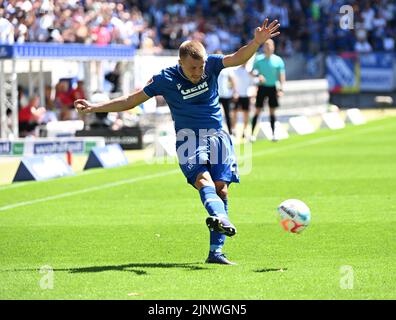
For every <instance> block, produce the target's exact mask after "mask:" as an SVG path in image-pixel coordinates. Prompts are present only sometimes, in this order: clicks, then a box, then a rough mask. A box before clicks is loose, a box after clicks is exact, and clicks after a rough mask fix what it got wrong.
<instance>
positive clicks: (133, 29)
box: [0, 0, 396, 136]
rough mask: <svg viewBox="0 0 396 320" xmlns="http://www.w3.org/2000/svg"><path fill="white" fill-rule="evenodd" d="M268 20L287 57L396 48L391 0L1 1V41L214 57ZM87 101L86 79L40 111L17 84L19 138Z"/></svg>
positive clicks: (58, 90)
mask: <svg viewBox="0 0 396 320" xmlns="http://www.w3.org/2000/svg"><path fill="white" fill-rule="evenodd" d="M344 5H350V6H351V7H352V8H353V17H352V19H353V21H350V22H351V23H353V24H352V25H353V29H345V28H344V29H343V28H341V27H340V19H341V18H342V14H341V13H340V8H341V7H342V6H344ZM266 17H270V19H271V20H272V19H278V20H279V22H280V24H281V35H280V36H279V37H277V38H276V39H275V41H276V52H277V54H279V55H280V56H283V57H295V55H297V54H300V55H301V54H303V55H304V56H305V57H306V59H308V57H315V56H316V55H317V54H321V55H326V54H328V53H339V52H345V51H349V52H372V51H375V52H381V51H382V52H384V51H385V52H392V51H393V52H394V51H395V38H396V2H395V1H394V0H363V1H355V0H199V1H198V0H128V1H119V0H96V1H93V0H35V1H24V0H0V44H14V43H19V44H22V43H26V42H51V43H83V44H96V45H101V46H105V45H109V44H122V45H127V46H132V47H134V48H136V49H139V50H140V51H141V52H143V53H149V54H166V53H167V52H168V50H176V49H178V47H179V45H180V44H181V43H182V42H183V41H185V40H187V39H196V40H199V41H201V42H203V43H204V44H205V46H206V48H207V51H208V52H209V53H213V52H216V51H222V52H224V53H230V52H233V51H235V50H237V49H238V48H240V47H241V46H242V45H244V44H246V43H247V42H248V41H249V40H250V39H252V37H253V32H254V29H255V28H256V27H257V26H259V25H261V24H262V22H263V21H264V19H265V18H266ZM119 77H120V70H119V66H118V65H117V66H116V67H115V68H114V71H112V72H109V73H107V74H106V75H105V79H106V80H107V81H108V82H110V83H111V84H112V86H113V88H112V90H111V92H112V93H117V92H119V91H120V83H119ZM85 96H86V93H85V92H84V81H83V80H81V79H80V81H77V79H76V81H74V82H72V81H70V79H68V80H67V79H66V80H61V81H59V83H58V84H56V86H55V87H51V86H47V87H46V94H45V107H43V106H40V99H39V98H38V95H37V94H35V95H34V96H28V95H27V89H26V88H23V87H21V86H20V87H18V107H19V109H18V110H19V122H20V131H21V136H25V135H29V134H31V133H32V131H33V130H34V128H35V127H36V126H37V125H38V124H45V123H47V122H49V121H53V120H73V119H77V115H76V114H75V112H74V110H73V101H74V100H75V99H77V98H84V97H85ZM7 113H8V114H10V110H8V111H7Z"/></svg>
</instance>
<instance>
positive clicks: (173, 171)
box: [0, 123, 394, 211]
mask: <svg viewBox="0 0 396 320" xmlns="http://www.w3.org/2000/svg"><path fill="white" fill-rule="evenodd" d="M391 125H392V126H393V125H394V124H393V123H391V124H388V125H385V126H384V125H383V126H379V127H374V128H366V129H365V130H364V129H360V130H357V131H356V132H348V133H341V134H335V135H332V136H327V137H321V138H317V139H313V140H309V141H303V142H300V143H296V144H292V145H287V146H284V147H279V148H275V149H271V150H263V151H259V152H256V153H255V154H254V157H260V156H263V155H267V154H271V153H277V152H282V151H286V150H290V149H296V148H299V147H304V146H309V145H314V144H318V143H322V142H326V141H332V140H337V139H338V138H342V137H345V136H350V135H354V134H365V133H368V132H373V131H381V130H383V129H384V128H385V127H388V126H391ZM359 128H363V127H359ZM251 157H252V155H249V156H246V157H241V158H240V159H241V160H243V159H247V158H251ZM178 172H180V170H179V169H175V170H169V171H165V172H162V173H157V174H152V175H148V176H144V177H139V178H132V179H126V180H121V181H117V182H111V183H107V184H103V185H101V186H97V187H91V188H86V189H80V190H76V191H71V192H65V193H61V194H58V195H55V196H49V197H45V198H39V199H35V200H30V201H24V202H18V203H14V204H10V205H7V206H3V207H0V211H6V210H9V209H14V208H18V207H23V206H28V205H31V204H36V203H40V202H44V201H50V200H56V199H62V198H66V197H71V196H75V195H79V194H82V193H87V192H91V191H98V190H103V189H106V188H111V187H117V186H120V185H123V184H128V183H135V182H138V181H144V180H150V179H155V178H160V177H164V176H168V175H172V174H175V173H178Z"/></svg>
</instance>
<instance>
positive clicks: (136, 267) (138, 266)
mask: <svg viewBox="0 0 396 320" xmlns="http://www.w3.org/2000/svg"><path fill="white" fill-rule="evenodd" d="M198 264H199V263H129V264H121V265H111V266H92V267H81V268H55V269H53V271H54V272H56V271H58V272H59V271H60V272H69V273H95V272H104V271H126V272H133V273H135V274H137V275H139V276H142V275H147V274H148V273H147V271H145V270H143V269H146V268H159V269H186V270H189V271H196V270H207V268H204V267H201V266H199V265H198ZM8 271H39V269H14V270H8Z"/></svg>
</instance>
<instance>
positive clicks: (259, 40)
mask: <svg viewBox="0 0 396 320" xmlns="http://www.w3.org/2000/svg"><path fill="white" fill-rule="evenodd" d="M267 25H268V18H267V19H265V20H264V23H263V25H262V26H261V27H257V28H256V30H255V31H254V39H253V40H252V41H250V42H249V44H247V45H246V46H243V47H242V48H240V49H239V50H238V51H237V52H235V53H233V54H230V55H227V56H225V57H224V58H223V65H224V67H226V68H227V67H235V66H239V65H241V64H243V63H245V62H247V61H248V60H249V59H250V58H251V57H252V56H253V55H254V54H255V53H256V51H257V50H258V48H259V47H260V46H261V45H262V44H264V42H266V41H267V40H268V39H271V38H273V37H276V36H277V35H279V34H280V32H279V31H277V30H278V29H279V26H280V24H279V23H278V20H274V21H272V22H271V23H270V24H269V25H268V26H267Z"/></svg>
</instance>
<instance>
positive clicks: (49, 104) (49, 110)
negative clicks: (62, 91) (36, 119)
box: [40, 85, 58, 124]
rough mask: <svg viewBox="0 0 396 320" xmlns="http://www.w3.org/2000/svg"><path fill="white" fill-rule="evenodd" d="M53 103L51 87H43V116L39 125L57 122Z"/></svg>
mask: <svg viewBox="0 0 396 320" xmlns="http://www.w3.org/2000/svg"><path fill="white" fill-rule="evenodd" d="M56 111H57V110H56V106H55V101H54V100H53V98H52V87H51V86H48V85H47V86H45V113H44V114H43V116H42V118H41V120H40V124H46V123H48V122H51V121H57V120H58V115H57V113H56Z"/></svg>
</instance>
